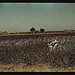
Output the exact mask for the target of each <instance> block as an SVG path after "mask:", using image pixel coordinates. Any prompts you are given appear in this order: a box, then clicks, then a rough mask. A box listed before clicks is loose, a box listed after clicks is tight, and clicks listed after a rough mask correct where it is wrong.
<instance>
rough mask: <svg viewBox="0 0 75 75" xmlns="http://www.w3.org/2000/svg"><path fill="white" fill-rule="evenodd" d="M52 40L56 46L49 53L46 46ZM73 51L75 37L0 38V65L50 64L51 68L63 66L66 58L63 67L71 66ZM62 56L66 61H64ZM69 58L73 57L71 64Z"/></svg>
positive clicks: (25, 36)
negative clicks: (55, 42)
mask: <svg viewBox="0 0 75 75" xmlns="http://www.w3.org/2000/svg"><path fill="white" fill-rule="evenodd" d="M54 40H57V41H58V45H57V47H56V49H55V50H54V51H52V52H51V53H50V51H49V48H48V45H47V44H48V43H49V42H52V41H54ZM74 50H75V35H30V36H27V35H24V36H22V35H21V36H1V37H0V63H2V64H10V63H13V64H15V63H25V64H27V65H34V64H36V63H43V62H50V63H51V65H52V66H56V65H58V66H60V65H62V64H61V62H62V63H63V65H64V64H65V63H66V59H67V58H68V60H69V62H67V63H66V64H65V65H67V64H68V65H67V66H73V65H74V63H75V61H74V57H75V56H74V55H75V54H74V53H75V51H74ZM64 56H65V57H66V59H64ZM70 57H73V58H71V59H72V61H71V62H70V59H69V58H70ZM58 58H59V59H58ZM63 59H64V60H65V61H64V60H63ZM68 60H67V61H68ZM59 61H61V62H59ZM63 61H64V62H63ZM71 64H72V65H71Z"/></svg>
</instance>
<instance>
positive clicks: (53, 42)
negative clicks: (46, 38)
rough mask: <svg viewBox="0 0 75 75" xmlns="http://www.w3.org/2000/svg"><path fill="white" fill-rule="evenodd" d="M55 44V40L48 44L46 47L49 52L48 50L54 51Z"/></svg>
mask: <svg viewBox="0 0 75 75" xmlns="http://www.w3.org/2000/svg"><path fill="white" fill-rule="evenodd" d="M57 43H58V41H57V40H55V41H52V42H51V43H48V44H47V45H48V47H49V50H50V51H52V50H54V49H55V48H56V46H57Z"/></svg>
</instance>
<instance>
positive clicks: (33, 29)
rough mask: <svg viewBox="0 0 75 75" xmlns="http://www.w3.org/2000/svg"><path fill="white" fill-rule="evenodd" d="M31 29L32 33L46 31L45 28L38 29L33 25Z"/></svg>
mask: <svg viewBox="0 0 75 75" xmlns="http://www.w3.org/2000/svg"><path fill="white" fill-rule="evenodd" d="M30 31H31V32H32V33H37V32H42V33H44V32H45V29H43V28H40V31H36V30H35V28H34V27H32V28H31V29H30Z"/></svg>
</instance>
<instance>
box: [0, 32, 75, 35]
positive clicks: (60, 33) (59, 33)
mask: <svg viewBox="0 0 75 75" xmlns="http://www.w3.org/2000/svg"><path fill="white" fill-rule="evenodd" d="M42 34H43V35H44V34H58V35H62V34H75V33H64V32H51V33H25V34H20V33H19V34H0V36H15V35H42Z"/></svg>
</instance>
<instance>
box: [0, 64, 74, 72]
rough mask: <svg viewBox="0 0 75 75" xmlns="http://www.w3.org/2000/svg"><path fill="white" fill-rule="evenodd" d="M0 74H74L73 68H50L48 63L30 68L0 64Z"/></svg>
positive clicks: (22, 65)
mask: <svg viewBox="0 0 75 75" xmlns="http://www.w3.org/2000/svg"><path fill="white" fill-rule="evenodd" d="M0 72H75V67H67V68H51V67H50V65H49V63H41V64H36V65H32V66H27V65H25V64H22V63H21V64H18V65H14V64H9V65H2V64H0Z"/></svg>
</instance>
